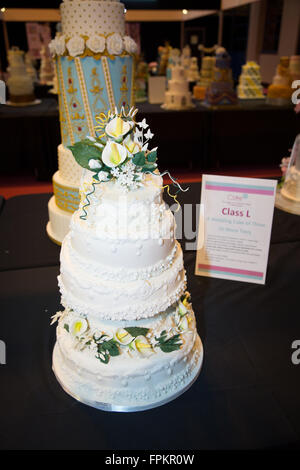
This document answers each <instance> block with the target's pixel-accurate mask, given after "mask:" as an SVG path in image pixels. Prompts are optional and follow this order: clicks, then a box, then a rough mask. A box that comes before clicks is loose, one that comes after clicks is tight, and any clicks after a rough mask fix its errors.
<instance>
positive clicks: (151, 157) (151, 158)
mask: <svg viewBox="0 0 300 470" xmlns="http://www.w3.org/2000/svg"><path fill="white" fill-rule="evenodd" d="M147 160H148V162H150V163H154V162H156V160H157V151H156V150H154V151H153V152H150V153H148V155H147Z"/></svg>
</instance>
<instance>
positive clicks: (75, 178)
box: [58, 144, 83, 188]
mask: <svg viewBox="0 0 300 470" xmlns="http://www.w3.org/2000/svg"><path fill="white" fill-rule="evenodd" d="M58 170H59V183H60V184H62V185H63V184H71V185H74V187H76V188H78V187H79V184H80V179H81V175H82V172H83V168H82V167H81V166H80V165H78V163H77V162H76V160H75V158H74V156H73V154H72V152H71V150H69V149H68V148H66V147H65V146H64V145H63V144H60V145H59V146H58Z"/></svg>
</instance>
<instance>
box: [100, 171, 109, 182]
mask: <svg viewBox="0 0 300 470" xmlns="http://www.w3.org/2000/svg"><path fill="white" fill-rule="evenodd" d="M98 180H99V181H107V180H108V175H107V172H106V171H99V173H98Z"/></svg>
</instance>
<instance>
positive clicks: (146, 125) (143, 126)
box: [137, 118, 149, 129]
mask: <svg viewBox="0 0 300 470" xmlns="http://www.w3.org/2000/svg"><path fill="white" fill-rule="evenodd" d="M137 125H138V126H140V127H142V128H143V129H147V127H149V126H148V124H147V123H146V119H145V118H144V119H143V120H142V121H140V122H138V123H137Z"/></svg>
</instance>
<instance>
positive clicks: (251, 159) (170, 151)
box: [0, 98, 300, 180]
mask: <svg viewBox="0 0 300 470" xmlns="http://www.w3.org/2000/svg"><path fill="white" fill-rule="evenodd" d="M138 108H139V114H138V118H139V119H143V118H144V117H145V118H146V120H147V122H148V124H149V126H150V128H151V131H152V132H153V133H154V138H153V141H152V144H153V146H158V147H159V159H160V167H161V169H164V168H174V167H178V168H190V169H191V168H195V169H203V168H206V169H209V168H218V167H222V168H224V167H226V166H232V165H240V166H242V165H244V166H245V165H246V166H247V165H248V166H249V167H251V165H253V163H254V164H255V165H256V166H257V165H263V166H265V165H268V164H272V165H279V163H280V161H281V159H282V158H283V157H284V156H287V155H288V150H289V148H291V146H292V145H293V142H294V140H295V136H296V135H297V134H298V132H299V128H300V116H297V115H296V114H295V112H294V109H293V106H282V107H276V106H270V105H267V104H255V105H253V104H252V105H251V104H250V105H249V104H240V105H237V106H235V107H232V106H228V107H226V106H224V107H223V108H207V107H205V106H202V105H200V104H199V103H196V107H195V108H193V109H191V110H187V111H167V110H163V109H162V108H161V106H160V105H151V104H149V103H139V104H138ZM0 125H1V127H0V128H1V131H0V132H1V142H2V152H3V155H5V158H2V159H1V161H0V170H2V171H10V172H11V173H15V172H16V171H19V170H20V169H24V168H27V169H30V170H31V171H32V172H33V171H34V172H35V174H36V176H37V178H38V179H40V180H42V179H43V180H50V179H51V178H52V175H53V173H54V172H55V171H56V169H57V146H58V145H59V144H60V142H61V139H60V129H59V118H58V107H57V100H56V99H55V98H45V99H43V100H42V103H41V104H39V105H37V106H29V107H26V108H14V107H9V106H5V105H0Z"/></svg>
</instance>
